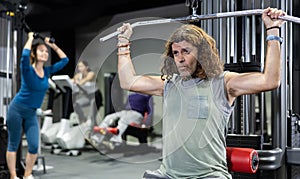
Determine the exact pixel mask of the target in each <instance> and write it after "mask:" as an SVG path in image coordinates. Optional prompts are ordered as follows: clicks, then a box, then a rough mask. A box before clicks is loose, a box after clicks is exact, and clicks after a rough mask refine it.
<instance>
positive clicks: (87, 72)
mask: <svg viewBox="0 0 300 179" xmlns="http://www.w3.org/2000/svg"><path fill="white" fill-rule="evenodd" d="M77 70H78V72H77V73H76V74H75V75H74V77H73V78H72V79H71V80H72V82H73V83H74V84H75V85H79V86H80V87H81V89H82V90H84V91H85V92H87V93H86V94H84V95H83V96H80V97H78V93H77V92H78V91H77V92H76V91H73V98H74V99H75V103H74V110H75V112H76V113H77V114H78V117H79V120H80V121H81V122H82V121H86V120H87V119H86V117H85V115H84V112H83V110H82V108H83V106H85V105H87V104H89V102H90V98H92V97H94V98H95V103H96V108H97V109H99V108H100V107H101V106H102V105H103V104H102V95H101V93H100V90H99V89H98V88H97V87H96V86H95V85H96V84H95V81H96V75H95V73H94V72H93V71H92V70H91V69H90V67H89V65H88V62H87V61H84V60H82V61H79V62H78V64H77Z"/></svg>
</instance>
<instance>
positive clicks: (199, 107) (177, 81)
mask: <svg viewBox="0 0 300 179" xmlns="http://www.w3.org/2000/svg"><path fill="white" fill-rule="evenodd" d="M225 93H226V92H225V89H224V75H221V76H220V77H217V78H213V79H209V80H201V79H191V80H188V81H183V80H182V79H181V78H180V77H179V76H177V75H176V76H174V77H173V78H172V80H170V81H168V82H166V83H165V91H164V115H163V162H162V165H161V167H160V170H161V171H162V173H164V174H165V175H167V176H169V177H170V178H202V177H208V176H219V177H220V176H221V177H224V178H229V179H231V175H230V174H229V172H228V169H227V162H226V141H225V130H226V127H227V123H228V120H229V117H230V114H231V112H232V110H233V107H232V106H229V104H228V101H227V99H226V94H225Z"/></svg>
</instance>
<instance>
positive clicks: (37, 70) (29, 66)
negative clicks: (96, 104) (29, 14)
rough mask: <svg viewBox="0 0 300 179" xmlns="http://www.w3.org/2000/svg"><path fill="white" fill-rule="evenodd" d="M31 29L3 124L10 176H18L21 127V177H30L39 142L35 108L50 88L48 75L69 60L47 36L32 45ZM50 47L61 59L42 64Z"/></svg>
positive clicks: (38, 106) (14, 177)
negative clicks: (23, 138) (23, 144)
mask: <svg viewBox="0 0 300 179" xmlns="http://www.w3.org/2000/svg"><path fill="white" fill-rule="evenodd" d="M33 34H34V33H33V32H29V33H28V39H27V42H26V43H25V46H24V48H23V52H22V56H21V63H20V67H21V88H20V90H19V91H18V93H17V94H16V96H15V97H14V99H13V100H12V102H11V103H10V105H9V109H8V112H7V118H6V125H7V129H8V146H7V152H6V160H7V165H8V168H9V172H10V178H11V179H18V177H17V173H16V151H17V150H18V147H19V144H20V142H21V136H22V128H23V130H24V133H25V134H26V139H27V142H28V152H27V154H26V167H25V173H24V177H23V178H24V179H33V178H34V177H33V175H32V169H33V166H34V164H35V162H36V159H37V152H38V145H39V123H38V120H37V115H36V109H38V108H40V107H41V104H42V102H43V98H44V96H45V93H46V91H47V90H48V88H49V84H48V78H49V77H50V76H51V75H52V74H53V73H55V72H57V71H59V70H61V69H62V68H63V67H64V66H66V65H67V63H68V61H69V59H68V57H67V56H66V54H65V53H64V52H63V51H62V50H61V49H60V48H59V47H58V46H57V45H56V44H55V43H50V38H48V37H46V38H45V40H44V42H45V43H37V44H34V45H33V44H32V43H33V40H34V36H33ZM47 46H49V47H50V48H51V49H52V50H53V51H55V52H56V53H57V55H58V56H59V58H60V59H61V60H60V61H59V62H57V63H55V64H54V65H51V66H47V67H46V66H44V64H45V62H47V61H48V56H49V51H48V48H47Z"/></svg>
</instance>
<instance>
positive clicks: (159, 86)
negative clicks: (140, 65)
mask: <svg viewBox="0 0 300 179" xmlns="http://www.w3.org/2000/svg"><path fill="white" fill-rule="evenodd" d="M284 15H285V12H283V11H282V10H278V9H276V8H266V9H265V10H264V11H263V14H262V21H263V22H264V24H265V27H266V35H267V38H266V42H267V52H266V61H265V66H264V71H263V72H251V73H235V72H230V71H225V72H224V70H223V69H224V67H223V62H222V61H221V59H220V57H219V54H218V50H217V48H216V43H215V40H214V39H213V38H212V37H211V36H209V35H208V34H207V33H206V32H205V31H204V30H203V29H201V28H199V27H197V26H195V25H182V26H181V27H179V28H178V29H176V30H175V31H174V32H173V33H172V34H171V36H170V38H169V39H168V41H167V43H166V49H165V53H164V57H163V60H164V63H163V67H162V69H161V73H162V74H161V77H159V76H148V75H138V74H136V72H135V69H134V65H133V63H132V60H131V56H130V37H131V35H132V27H131V25H130V24H128V23H126V24H123V26H121V27H120V28H118V31H119V33H120V34H119V35H118V75H119V79H120V85H121V87H122V88H123V89H125V90H130V91H135V92H140V93H144V94H149V95H158V96H163V99H164V103H163V104H164V105H163V107H164V110H163V111H164V114H163V130H162V131H163V149H162V151H163V157H162V164H161V166H160V168H159V169H158V170H154V171H150V170H147V171H146V172H145V173H144V176H143V177H144V178H151V179H153V178H160V179H169V178H203V179H204V178H219V179H231V178H232V176H231V175H230V173H229V171H228V168H227V161H226V140H225V138H226V129H227V123H228V120H229V117H230V115H231V113H232V111H233V107H234V101H235V99H236V98H237V97H238V96H241V95H244V94H255V93H259V92H262V91H268V90H272V89H276V88H278V87H279V85H280V78H281V76H280V74H281V71H280V69H281V61H280V54H281V52H280V51H281V47H280V44H281V42H282V39H281V38H280V37H279V36H280V34H279V29H280V27H281V25H282V24H283V21H282V20H280V19H279V18H278V17H280V16H284Z"/></svg>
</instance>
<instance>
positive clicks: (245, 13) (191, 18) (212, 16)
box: [100, 9, 300, 42]
mask: <svg viewBox="0 0 300 179" xmlns="http://www.w3.org/2000/svg"><path fill="white" fill-rule="evenodd" d="M262 13H263V10H262V9H253V10H244V11H234V12H221V13H215V14H206V15H197V14H193V15H190V16H187V17H180V18H174V19H171V18H169V19H159V20H149V21H139V22H135V23H132V24H131V26H132V28H134V27H137V26H144V25H153V24H164V23H170V22H175V21H199V20H208V19H217V18H228V17H239V16H252V15H262ZM279 18H280V19H282V20H285V21H290V22H294V23H297V24H300V18H299V17H294V16H290V15H285V16H281V17H279ZM118 34H119V32H118V31H116V32H113V33H111V34H108V35H107V36H104V37H102V38H100V41H102V42H103V41H106V40H108V39H110V38H112V37H114V36H117V35H118Z"/></svg>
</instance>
